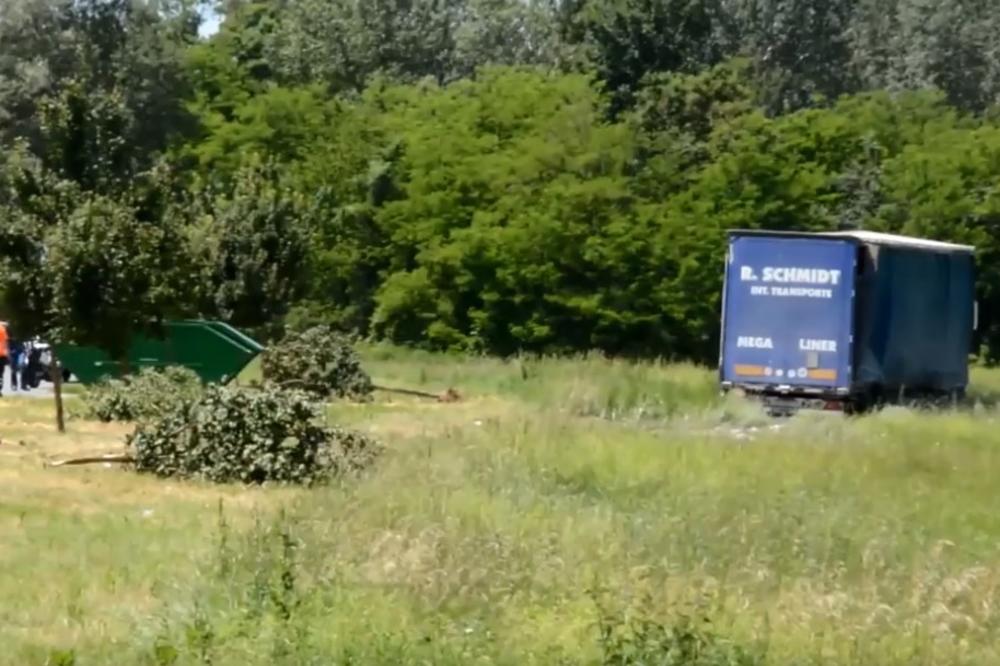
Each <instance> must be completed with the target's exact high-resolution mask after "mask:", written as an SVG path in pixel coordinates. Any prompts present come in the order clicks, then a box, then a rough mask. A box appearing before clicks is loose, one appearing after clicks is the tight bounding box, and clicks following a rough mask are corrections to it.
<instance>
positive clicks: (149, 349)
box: [56, 320, 264, 384]
mask: <svg viewBox="0 0 1000 666" xmlns="http://www.w3.org/2000/svg"><path fill="white" fill-rule="evenodd" d="M164 328H165V331H164V336H163V339H157V338H153V337H147V336H136V338H135V339H134V340H133V341H132V346H131V348H130V349H129V353H128V371H129V372H136V371H138V370H140V369H142V368H150V367H152V368H162V367H166V366H170V365H174V366H183V367H185V368H189V369H191V370H193V371H194V372H195V373H197V374H198V376H199V377H201V379H202V381H204V382H222V381H225V380H228V379H232V378H233V377H235V376H236V375H238V374H239V373H240V371H241V370H243V368H245V367H246V366H247V364H248V363H250V361H252V360H253V359H254V357H256V356H257V355H258V354H259V353H260V352H262V351H263V350H264V348H263V347H262V346H261V345H260V344H259V343H258V342H256V341H255V340H253V339H251V338H249V337H247V336H246V335H244V334H243V333H240V332H239V331H238V330H236V329H235V328H233V327H232V326H229V325H228V324H224V323H222V322H218V321H202V320H185V321H171V322H167V323H166V324H165V325H164ZM56 353H57V354H59V360H60V361H61V362H62V365H63V367H64V368H66V369H67V370H69V371H70V372H72V373H73V375H74V376H75V377H76V378H77V379H78V380H79V381H80V382H81V383H82V384H93V383H96V382H98V381H100V380H101V379H102V378H104V377H109V376H111V377H117V376H120V375H121V374H122V373H123V372H124V371H125V367H123V366H124V364H123V363H120V362H115V361H112V360H111V358H110V357H109V356H108V355H107V353H105V352H103V351H101V350H100V349H95V348H93V347H77V346H73V345H57V346H56Z"/></svg>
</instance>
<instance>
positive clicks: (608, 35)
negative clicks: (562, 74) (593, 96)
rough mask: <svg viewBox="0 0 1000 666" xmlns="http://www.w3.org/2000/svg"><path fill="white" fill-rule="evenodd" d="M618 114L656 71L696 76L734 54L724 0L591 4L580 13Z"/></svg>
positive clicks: (582, 37) (733, 30)
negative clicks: (695, 74) (698, 72)
mask: <svg viewBox="0 0 1000 666" xmlns="http://www.w3.org/2000/svg"><path fill="white" fill-rule="evenodd" d="M574 22H575V24H576V27H575V33H576V37H575V38H576V39H578V40H579V41H581V42H582V43H583V44H584V45H585V47H586V48H587V51H588V54H589V56H590V59H591V61H592V63H593V66H594V67H595V68H596V70H597V72H598V74H599V75H600V77H601V79H602V80H603V81H604V83H605V85H606V87H607V90H608V91H610V92H611V93H612V94H613V95H614V106H613V110H621V109H623V108H626V107H628V106H630V105H631V103H632V101H633V96H634V95H635V93H636V91H637V90H638V89H639V86H640V83H641V82H642V80H643V79H644V78H645V77H646V76H647V75H650V74H653V73H655V72H688V73H693V72H696V71H698V70H700V69H701V68H703V67H705V66H710V65H714V64H717V63H719V62H720V61H722V60H723V59H724V58H726V57H727V56H731V55H733V54H734V53H735V49H736V47H737V45H738V43H737V41H736V40H737V37H738V33H737V26H736V25H735V24H734V23H733V20H732V14H731V12H730V11H729V8H728V7H727V3H726V2H725V1H724V0H694V1H692V0H590V1H589V2H587V3H585V4H583V5H582V7H581V8H580V9H579V10H578V12H577V13H576V15H575V19H574Z"/></svg>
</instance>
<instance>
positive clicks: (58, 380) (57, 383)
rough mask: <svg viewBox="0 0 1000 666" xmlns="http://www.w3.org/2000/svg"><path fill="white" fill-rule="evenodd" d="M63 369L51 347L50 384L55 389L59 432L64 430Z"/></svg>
mask: <svg viewBox="0 0 1000 666" xmlns="http://www.w3.org/2000/svg"><path fill="white" fill-rule="evenodd" d="M62 375H63V371H62V363H61V362H60V361H59V357H58V356H57V355H56V350H55V348H54V347H53V348H52V386H53V388H54V389H55V390H54V391H53V392H54V393H55V397H56V428H58V429H59V432H61V433H63V432H66V415H65V413H64V412H63V396H62V384H63V381H62V380H63V377H62Z"/></svg>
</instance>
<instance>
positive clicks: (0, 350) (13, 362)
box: [0, 321, 39, 396]
mask: <svg viewBox="0 0 1000 666" xmlns="http://www.w3.org/2000/svg"><path fill="white" fill-rule="evenodd" d="M38 357H39V350H36V349H35V348H34V344H33V343H32V342H30V341H20V340H12V339H10V336H9V333H8V328H7V322H5V321H4V322H0V396H2V395H3V391H4V382H5V376H6V374H7V368H10V387H11V390H14V391H17V390H19V389H20V390H21V391H30V390H31V388H32V387H33V386H34V385H35V381H34V380H35V374H36V373H37V371H38Z"/></svg>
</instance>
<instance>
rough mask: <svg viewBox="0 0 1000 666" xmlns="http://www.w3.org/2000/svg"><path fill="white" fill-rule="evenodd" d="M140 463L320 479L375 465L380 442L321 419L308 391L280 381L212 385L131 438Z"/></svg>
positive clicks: (183, 470)
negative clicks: (275, 384)
mask: <svg viewBox="0 0 1000 666" xmlns="http://www.w3.org/2000/svg"><path fill="white" fill-rule="evenodd" d="M129 444H130V445H131V446H132V447H133V448H134V450H135V459H136V467H137V469H138V470H139V471H140V472H149V473H153V474H156V475H158V476H164V477H179V478H200V479H205V480H208V481H215V482H220V483H224V482H241V483H265V482H279V483H305V484H308V483H314V482H318V481H322V480H324V479H326V478H329V477H331V476H336V475H339V474H344V473H349V472H356V471H360V470H363V469H364V468H366V467H368V466H369V465H370V464H371V463H372V462H373V461H374V459H375V457H376V456H377V454H378V452H379V450H380V447H379V446H378V444H377V443H376V442H374V441H373V440H371V439H370V438H368V437H366V436H364V435H362V434H359V433H355V432H351V431H347V430H342V429H340V428H335V427H328V426H326V425H323V424H321V423H320V414H319V408H318V406H317V405H316V404H315V403H314V402H313V401H312V400H311V399H310V397H309V395H308V394H306V393H304V392H302V391H297V390H288V389H281V388H278V387H273V386H271V387H264V388H230V387H219V386H210V387H209V388H207V389H206V390H205V393H204V395H203V396H202V397H201V398H200V399H199V400H196V401H188V402H186V403H185V404H183V405H181V406H179V407H178V408H177V409H175V410H174V411H172V412H171V413H169V414H167V415H165V416H164V417H163V418H162V419H160V420H159V421H158V422H156V423H148V424H143V425H140V426H139V427H138V428H137V429H136V431H135V433H133V435H132V436H131V437H130V438H129Z"/></svg>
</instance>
